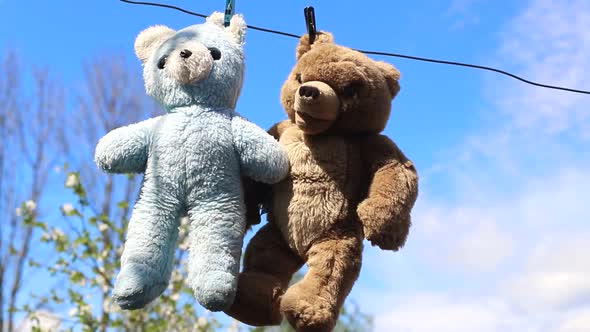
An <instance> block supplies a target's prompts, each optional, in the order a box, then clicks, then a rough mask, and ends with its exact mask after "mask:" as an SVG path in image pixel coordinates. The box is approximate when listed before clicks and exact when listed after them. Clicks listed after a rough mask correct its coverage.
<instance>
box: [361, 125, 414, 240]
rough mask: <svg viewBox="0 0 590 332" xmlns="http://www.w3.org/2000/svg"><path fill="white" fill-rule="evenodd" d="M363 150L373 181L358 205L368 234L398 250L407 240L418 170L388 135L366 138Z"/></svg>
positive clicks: (370, 177)
mask: <svg viewBox="0 0 590 332" xmlns="http://www.w3.org/2000/svg"><path fill="white" fill-rule="evenodd" d="M361 151H362V153H363V161H364V163H365V167H366V171H367V172H368V175H369V176H368V179H369V181H370V183H369V187H368V188H369V189H368V193H367V198H366V199H365V200H364V201H362V202H361V203H360V204H359V206H358V207H357V214H358V216H359V219H360V221H361V223H362V224H363V230H364V233H365V237H366V239H367V240H369V241H370V242H371V244H373V245H377V246H379V247H380V248H381V249H387V250H398V249H399V248H401V247H402V246H403V245H404V243H405V241H406V237H407V235H408V231H409V228H410V211H411V210H412V207H413V206H414V202H415V201H416V198H417V196H418V175H417V173H416V169H415V168H414V165H413V164H412V162H411V161H410V160H408V158H406V156H404V154H403V153H402V152H401V150H400V149H399V148H398V147H397V146H396V145H395V143H393V142H392V141H391V140H390V139H389V138H387V137H386V136H382V135H373V136H370V137H368V138H366V139H365V140H364V142H363V143H362V146H361Z"/></svg>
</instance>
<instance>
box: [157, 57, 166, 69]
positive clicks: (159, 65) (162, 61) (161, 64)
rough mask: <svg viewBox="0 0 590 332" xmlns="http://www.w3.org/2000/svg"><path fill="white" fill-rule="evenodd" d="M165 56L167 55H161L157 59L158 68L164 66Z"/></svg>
mask: <svg viewBox="0 0 590 332" xmlns="http://www.w3.org/2000/svg"><path fill="white" fill-rule="evenodd" d="M167 58H168V57H167V56H163V57H162V58H160V60H158V69H164V66H166V59H167Z"/></svg>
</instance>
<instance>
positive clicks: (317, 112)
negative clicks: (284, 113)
mask: <svg viewBox="0 0 590 332" xmlns="http://www.w3.org/2000/svg"><path fill="white" fill-rule="evenodd" d="M294 110H295V123H296V124H297V125H298V126H299V127H300V128H301V129H303V131H304V132H306V133H307V134H319V133H321V132H323V131H325V130H327V129H328V128H330V126H331V125H332V124H333V123H334V121H335V120H336V118H338V113H339V110H340V99H339V98H338V95H337V94H336V91H334V89H332V87H330V86H329V85H328V84H326V83H324V82H320V81H310V82H305V84H303V85H301V86H300V87H299V88H298V89H297V91H296V92H295V105H294Z"/></svg>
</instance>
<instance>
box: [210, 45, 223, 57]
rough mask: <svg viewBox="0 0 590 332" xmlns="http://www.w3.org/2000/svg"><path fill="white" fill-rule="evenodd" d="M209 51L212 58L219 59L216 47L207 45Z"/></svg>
mask: <svg viewBox="0 0 590 332" xmlns="http://www.w3.org/2000/svg"><path fill="white" fill-rule="evenodd" d="M209 52H211V56H212V57H213V60H219V59H221V51H220V50H219V49H218V48H217V47H209Z"/></svg>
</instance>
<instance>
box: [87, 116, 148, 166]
mask: <svg viewBox="0 0 590 332" xmlns="http://www.w3.org/2000/svg"><path fill="white" fill-rule="evenodd" d="M159 118H160V117H156V118H152V119H148V120H145V121H142V122H138V123H134V124H132V125H129V126H125V127H120V128H117V129H114V130H112V131H110V132H109V133H108V134H106V135H105V136H104V137H103V138H101V139H100V140H99V141H98V144H97V145H96V150H95V152H94V162H95V163H96V165H98V167H100V168H101V169H103V170H104V171H105V172H108V173H142V172H144V171H145V167H146V163H147V157H148V146H149V142H150V136H151V133H152V130H153V127H154V124H155V123H156V121H157V120H158V119H159Z"/></svg>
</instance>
